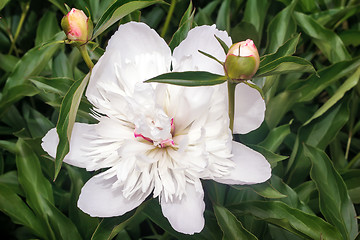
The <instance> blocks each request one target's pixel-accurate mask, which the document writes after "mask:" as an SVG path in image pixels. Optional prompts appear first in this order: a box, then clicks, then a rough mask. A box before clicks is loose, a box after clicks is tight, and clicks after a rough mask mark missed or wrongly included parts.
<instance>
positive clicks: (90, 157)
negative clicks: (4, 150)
mask: <svg viewBox="0 0 360 240" xmlns="http://www.w3.org/2000/svg"><path fill="white" fill-rule="evenodd" d="M214 34H216V35H217V36H218V37H220V38H221V39H222V40H223V41H224V42H226V43H227V44H228V45H231V39H230V37H229V36H228V35H227V33H226V32H224V31H219V30H217V29H216V28H215V26H201V27H196V28H194V29H192V30H191V31H190V32H189V34H188V37H187V38H186V39H185V40H184V41H183V42H182V43H181V44H180V45H179V46H178V47H177V48H176V49H175V50H174V52H173V55H171V50H170V48H169V47H168V46H167V44H166V43H165V41H164V40H163V39H162V38H160V37H159V35H158V34H157V33H156V32H155V31H154V30H152V29H150V28H149V27H148V26H147V25H145V24H143V23H134V22H132V23H127V24H124V25H121V26H120V27H119V29H118V31H117V32H116V33H115V34H114V35H113V36H112V38H111V39H110V41H109V44H108V46H107V48H106V51H105V53H104V55H103V56H102V57H101V58H100V59H99V61H98V62H97V63H96V65H95V67H94V68H93V71H92V75H91V78H90V82H89V86H88V88H87V92H86V97H87V98H88V100H89V101H90V102H91V103H92V104H93V106H94V114H93V115H94V117H95V118H96V119H97V120H98V123H97V124H85V123H75V125H74V129H73V133H72V137H71V142H70V152H69V154H68V155H67V156H66V158H65V160H64V161H65V162H66V163H68V164H71V165H74V166H77V167H82V168H86V169H87V170H88V171H95V170H99V169H104V171H103V172H101V173H99V174H97V175H95V176H94V177H92V178H91V179H90V180H89V181H88V182H86V184H85V185H84V187H83V188H82V191H81V194H80V197H79V200H78V207H79V208H80V209H82V210H83V211H84V212H86V213H88V214H90V215H91V216H96V217H112V216H119V215H122V214H124V213H126V212H128V211H130V210H132V209H134V208H135V207H137V206H138V205H140V204H141V203H142V202H143V201H144V200H145V199H146V198H147V197H148V196H149V195H150V194H151V193H152V195H153V197H154V198H156V197H159V201H160V204H161V208H162V212H163V214H164V216H165V217H166V218H167V219H168V220H169V222H170V224H171V225H172V227H173V228H174V229H175V230H177V231H179V232H182V233H187V234H193V233H196V232H200V231H201V230H202V229H203V227H204V217H203V213H204V209H205V204H204V201H203V198H204V192H203V188H202V185H201V181H200V179H213V180H215V181H217V182H220V183H225V184H255V183H261V182H264V181H266V180H267V179H269V177H270V175H271V168H270V165H269V163H268V162H267V161H266V159H265V158H264V157H263V156H262V155H261V154H259V153H258V152H256V151H253V150H252V149H250V148H248V147H246V146H244V145H242V144H240V143H238V142H234V141H232V134H231V132H230V130H229V117H228V112H227V111H228V110H227V91H226V89H227V88H226V83H225V84H222V85H216V86H209V87H181V86H174V85H167V84H156V83H151V84H150V83H143V81H144V80H147V79H149V78H152V77H155V76H157V75H159V74H163V73H166V72H169V71H170V66H171V65H172V68H173V70H174V71H188V70H193V71H194V70H202V71H209V72H212V73H217V74H224V70H223V67H222V66H221V65H220V64H218V63H217V62H215V61H214V60H212V59H210V58H208V57H206V56H204V55H202V54H200V53H199V52H198V49H200V50H202V51H204V52H207V53H209V54H211V55H213V56H215V57H217V58H218V59H220V60H224V59H225V53H224V52H223V50H222V48H221V46H220V44H219V43H218V42H217V40H216V39H215V37H214ZM264 111H265V105H264V101H263V99H262V98H261V96H260V94H259V93H258V92H257V91H256V90H254V89H252V88H250V87H248V86H247V85H245V84H239V85H238V87H237V89H236V111H235V114H236V118H235V127H234V131H235V132H236V133H247V132H249V131H251V130H253V129H255V128H257V127H259V125H260V124H261V122H262V121H263V119H264ZM57 143H58V136H57V133H56V130H55V129H52V130H50V131H49V132H48V133H47V134H46V136H45V137H44V138H43V143H42V147H43V149H44V150H45V151H47V152H48V153H49V154H50V155H51V156H53V157H54V156H55V154H56V146H57Z"/></svg>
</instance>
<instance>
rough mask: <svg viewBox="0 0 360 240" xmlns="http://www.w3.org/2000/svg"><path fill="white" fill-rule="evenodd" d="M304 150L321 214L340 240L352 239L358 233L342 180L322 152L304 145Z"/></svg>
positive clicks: (351, 206)
mask: <svg viewBox="0 0 360 240" xmlns="http://www.w3.org/2000/svg"><path fill="white" fill-rule="evenodd" d="M304 150H305V155H306V156H307V157H308V158H309V159H310V160H311V162H312V168H311V172H310V176H311V178H312V179H313V181H314V182H315V184H316V187H317V189H318V191H319V196H320V210H321V213H322V214H323V215H324V217H325V218H326V219H327V220H328V221H329V222H330V223H332V224H333V225H335V227H337V228H338V229H339V231H340V232H341V234H342V236H343V238H342V239H354V238H355V237H356V235H357V232H358V227H357V220H356V219H355V217H356V212H355V208H354V206H353V204H352V202H351V200H350V197H349V195H348V192H347V189H346V185H345V183H344V181H343V179H342V178H341V176H340V174H339V173H338V172H337V171H336V169H335V168H334V166H333V164H332V162H331V160H330V159H329V158H328V156H327V155H326V154H325V153H324V152H323V151H321V150H320V149H318V148H315V147H312V146H309V145H304ZM339 203H341V204H339Z"/></svg>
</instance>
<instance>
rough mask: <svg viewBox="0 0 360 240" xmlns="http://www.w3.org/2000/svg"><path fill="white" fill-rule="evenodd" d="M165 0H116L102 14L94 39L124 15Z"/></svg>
mask: <svg viewBox="0 0 360 240" xmlns="http://www.w3.org/2000/svg"><path fill="white" fill-rule="evenodd" d="M163 2H164V1H162V0H137V1H131V0H119V1H115V2H114V3H113V4H112V5H111V6H110V7H109V8H108V9H107V10H106V12H105V13H104V14H103V15H102V16H101V18H100V20H99V21H98V23H97V24H96V26H95V28H94V35H93V39H94V38H96V37H97V36H99V35H100V34H101V33H102V32H104V31H105V30H106V29H107V28H109V27H110V26H111V25H113V24H114V23H116V22H117V21H119V20H120V19H121V18H123V17H124V16H126V15H128V14H130V13H132V12H134V11H136V10H139V9H142V8H145V7H148V6H151V5H153V4H155V3H163Z"/></svg>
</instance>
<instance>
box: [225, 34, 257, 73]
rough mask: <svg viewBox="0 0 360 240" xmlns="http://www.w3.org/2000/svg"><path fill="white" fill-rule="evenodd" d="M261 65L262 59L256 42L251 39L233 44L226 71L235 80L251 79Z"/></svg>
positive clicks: (228, 54)
mask: <svg viewBox="0 0 360 240" xmlns="http://www.w3.org/2000/svg"><path fill="white" fill-rule="evenodd" d="M259 65H260V57H259V53H258V50H257V48H256V46H255V44H254V42H253V41H252V40H250V39H248V40H246V41H242V42H238V43H235V44H233V45H232V46H231V47H230V49H229V51H228V53H227V55H226V60H225V65H224V69H225V72H226V74H227V75H228V76H229V78H231V79H233V80H246V79H251V78H252V76H254V74H255V73H256V71H257V70H258V68H259Z"/></svg>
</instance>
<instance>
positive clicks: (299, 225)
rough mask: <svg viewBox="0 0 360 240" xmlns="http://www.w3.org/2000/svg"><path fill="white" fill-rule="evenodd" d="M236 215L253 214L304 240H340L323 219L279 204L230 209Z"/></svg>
mask: <svg viewBox="0 0 360 240" xmlns="http://www.w3.org/2000/svg"><path fill="white" fill-rule="evenodd" d="M230 210H233V212H235V213H237V212H238V213H239V214H251V215H253V216H255V217H257V218H259V219H261V220H264V221H266V222H269V223H271V224H274V225H277V226H280V227H282V228H284V229H287V230H288V231H290V232H293V233H295V234H298V235H299V236H302V237H303V238H311V239H321V238H322V239H326V240H339V239H342V236H341V234H340V233H339V231H338V230H337V229H336V228H334V227H333V226H332V225H330V224H329V223H327V222H325V221H324V220H323V219H321V218H319V217H317V216H314V215H310V214H308V213H305V212H303V211H300V210H298V209H295V208H291V207H289V206H288V205H286V204H284V203H282V202H278V201H272V202H264V201H251V202H243V203H240V204H237V205H233V206H231V207H230Z"/></svg>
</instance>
